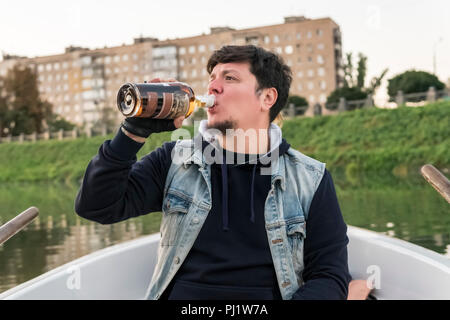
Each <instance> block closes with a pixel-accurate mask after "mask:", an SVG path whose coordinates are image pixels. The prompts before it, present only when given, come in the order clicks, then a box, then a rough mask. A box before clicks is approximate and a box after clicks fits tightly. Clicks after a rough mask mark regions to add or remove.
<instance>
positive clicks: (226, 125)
mask: <svg viewBox="0 0 450 320" xmlns="http://www.w3.org/2000/svg"><path fill="white" fill-rule="evenodd" d="M236 125H237V123H236V121H234V120H231V119H229V120H224V121H221V122H218V123H213V124H209V123H208V125H207V129H216V130H219V131H220V132H221V133H222V135H224V136H225V135H226V134H227V129H235V128H236Z"/></svg>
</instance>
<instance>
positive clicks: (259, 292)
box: [75, 130, 350, 300]
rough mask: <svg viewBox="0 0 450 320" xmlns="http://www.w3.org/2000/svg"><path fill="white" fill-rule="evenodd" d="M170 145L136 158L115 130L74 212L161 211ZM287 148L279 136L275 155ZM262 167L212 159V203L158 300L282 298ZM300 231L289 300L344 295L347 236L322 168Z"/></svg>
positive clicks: (111, 215)
mask: <svg viewBox="0 0 450 320" xmlns="http://www.w3.org/2000/svg"><path fill="white" fill-rule="evenodd" d="M207 144H208V142H206V141H203V147H205V146H206V145H207ZM174 145H175V143H174V142H169V143H165V144H164V145H163V146H162V147H160V148H158V149H157V150H155V151H154V152H152V153H150V154H148V155H146V156H145V157H143V158H142V159H141V160H140V161H139V162H137V163H136V153H137V151H138V150H139V149H140V148H141V147H142V144H139V143H137V142H135V141H132V140H131V139H129V138H128V137H127V136H125V135H124V134H123V133H122V132H121V131H120V130H119V132H118V134H117V135H116V137H115V138H114V139H113V140H112V141H106V142H105V143H104V144H103V145H102V147H101V148H100V150H99V154H98V155H97V156H96V157H94V159H92V161H91V162H90V163H89V165H88V168H87V169H86V173H85V177H84V180H83V184H82V186H81V188H80V191H79V193H78V195H77V199H76V202H75V211H76V212H77V213H78V214H79V215H80V216H82V217H84V218H87V219H90V220H94V221H97V222H100V223H114V222H117V221H121V220H125V219H128V218H131V217H134V216H137V215H139V214H142V213H138V212H136V211H137V210H136V209H135V208H136V207H139V210H140V211H141V212H145V213H147V212H153V211H161V207H162V197H163V190H164V185H165V178H166V176H167V172H168V170H169V167H170V165H171V162H172V159H171V152H172V149H173V147H174ZM288 149H289V144H288V143H287V142H286V141H285V140H284V139H283V140H282V142H281V143H280V145H279V154H280V156H281V155H282V154H284V153H285V152H286V151H287V150H288ZM234 156H235V157H237V158H238V159H240V158H239V157H238V155H237V154H234ZM247 160H248V159H247ZM261 166H262V164H261V163H260V162H259V161H258V162H257V163H256V164H255V163H248V162H247V163H245V164H238V165H234V164H228V165H221V164H213V165H212V166H211V186H212V203H213V207H212V209H211V211H210V212H209V214H208V216H207V218H206V220H205V223H204V225H203V227H202V229H201V231H200V233H199V235H198V237H197V239H196V241H195V242H194V245H193V247H192V249H191V251H190V252H189V254H188V256H187V258H186V259H185V261H184V262H183V265H182V266H181V267H180V270H179V271H178V272H177V274H176V275H175V277H174V279H173V280H172V282H171V283H170V285H169V286H168V288H167V289H166V290H165V292H164V295H163V296H162V297H161V299H221V300H227V299H235V300H237V299H254V300H259V299H281V296H280V291H279V289H278V282H277V279H276V274H275V270H274V267H273V262H272V257H271V253H270V249H269V245H268V239H267V234H266V230H265V223H264V204H265V199H266V197H267V194H268V192H269V190H270V180H271V176H270V175H261V174H260V167H261ZM149 182H151V184H152V188H149ZM306 234H307V237H306V238H305V243H304V260H305V269H304V271H303V280H304V281H305V285H303V286H302V287H301V288H300V289H299V290H298V291H297V292H296V293H295V294H294V296H293V299H345V298H346V297H347V290H348V282H349V281H350V275H349V273H348V266H347V247H346V246H347V243H348V238H347V236H346V225H345V223H344V221H343V218H342V214H341V212H340V209H339V205H338V202H337V198H336V193H335V190H334V185H333V181H332V179H331V175H330V174H329V172H328V171H327V170H325V174H324V176H323V178H322V181H321V183H320V185H319V187H318V189H317V191H316V193H315V195H314V198H313V200H312V202H311V206H310V211H309V218H308V221H307V224H306Z"/></svg>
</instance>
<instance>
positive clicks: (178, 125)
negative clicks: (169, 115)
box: [173, 116, 185, 129]
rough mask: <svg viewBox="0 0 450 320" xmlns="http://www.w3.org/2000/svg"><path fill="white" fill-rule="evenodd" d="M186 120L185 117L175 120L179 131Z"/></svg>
mask: <svg viewBox="0 0 450 320" xmlns="http://www.w3.org/2000/svg"><path fill="white" fill-rule="evenodd" d="M184 119H185V118H184V116H181V117H178V118H175V120H173V124H174V125H175V127H176V128H177V129H178V128H181V125H182V124H183V120H184Z"/></svg>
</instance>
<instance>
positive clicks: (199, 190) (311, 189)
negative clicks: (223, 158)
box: [147, 139, 325, 300]
mask: <svg viewBox="0 0 450 320" xmlns="http://www.w3.org/2000/svg"><path fill="white" fill-rule="evenodd" d="M324 170H325V164H324V163H321V162H319V161H317V160H314V159H312V158H310V157H308V156H305V155H304V154H302V153H301V152H299V151H297V150H294V149H292V148H289V150H288V151H287V152H286V153H285V154H284V155H282V156H280V157H278V158H276V159H273V160H272V162H271V189H270V191H269V194H268V196H267V198H266V202H265V207H264V208H265V209H264V216H265V221H266V231H267V237H268V240H269V246H270V251H271V255H272V259H273V264H274V267H275V272H276V275H277V280H278V285H279V288H280V292H281V296H282V298H283V299H284V300H288V299H291V297H292V295H293V294H294V293H295V292H296V291H297V289H298V288H299V287H300V286H302V285H303V279H302V271H303V269H304V263H303V242H304V239H305V237H306V220H307V218H308V211H309V207H310V204H311V201H312V198H313V196H314V193H315V192H316V190H317V188H318V186H319V184H320V181H321V179H322V176H323V174H324ZM212 205H213V204H212V201H211V165H210V164H208V163H207V161H205V157H204V155H203V154H202V149H201V145H200V146H199V145H198V144H197V143H195V139H194V140H178V141H177V143H176V145H175V147H174V149H173V153H172V165H171V167H170V169H169V172H168V174H167V178H166V185H165V188H164V199H163V206H162V214H163V216H162V221H161V240H160V246H159V249H158V257H157V258H158V261H157V264H156V267H155V270H154V273H153V277H152V280H151V283H150V286H149V288H148V291H147V298H148V299H159V298H160V296H161V295H162V293H163V292H164V290H165V289H166V288H167V286H168V285H169V283H170V281H171V280H172V278H173V277H174V275H175V273H176V272H177V271H178V270H179V268H180V266H181V264H182V263H183V261H184V259H185V258H186V256H187V255H188V253H189V251H190V249H191V248H192V246H193V244H194V242H195V240H196V238H197V236H198V234H199V232H200V229H201V228H202V225H203V223H204V222H205V219H206V217H207V215H208V212H209V211H210V209H211V206H212Z"/></svg>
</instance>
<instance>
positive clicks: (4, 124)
mask: <svg viewBox="0 0 450 320" xmlns="http://www.w3.org/2000/svg"><path fill="white" fill-rule="evenodd" d="M7 100H8V99H7V95H6V92H5V90H4V79H3V78H2V77H0V137H1V136H2V135H3V133H4V131H5V130H7V128H8V123H9V122H10V120H9V114H8V101H7Z"/></svg>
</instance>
